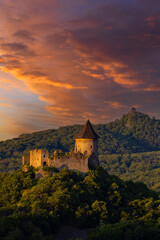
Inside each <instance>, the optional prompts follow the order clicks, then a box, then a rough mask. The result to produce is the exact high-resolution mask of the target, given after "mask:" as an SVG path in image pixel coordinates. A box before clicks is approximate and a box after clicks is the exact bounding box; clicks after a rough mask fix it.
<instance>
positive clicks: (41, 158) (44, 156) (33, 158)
mask: <svg viewBox="0 0 160 240" xmlns="http://www.w3.org/2000/svg"><path fill="white" fill-rule="evenodd" d="M30 165H31V166H33V167H35V168H38V167H40V166H45V165H49V158H48V151H47V150H46V151H45V150H42V149H38V150H37V149H35V150H32V151H30Z"/></svg>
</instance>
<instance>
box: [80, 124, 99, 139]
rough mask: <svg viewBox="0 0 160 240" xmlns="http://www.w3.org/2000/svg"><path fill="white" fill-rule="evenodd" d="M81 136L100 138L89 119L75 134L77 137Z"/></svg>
mask: <svg viewBox="0 0 160 240" xmlns="http://www.w3.org/2000/svg"><path fill="white" fill-rule="evenodd" d="M79 138H88V139H97V138H99V136H98V134H97V133H95V131H94V130H93V128H92V125H91V123H90V121H89V120H88V121H87V122H86V124H85V125H84V127H83V128H82V130H81V131H80V132H79V133H78V134H77V135H76V136H75V139H79Z"/></svg>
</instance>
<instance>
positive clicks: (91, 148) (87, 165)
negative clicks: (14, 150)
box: [22, 120, 99, 173]
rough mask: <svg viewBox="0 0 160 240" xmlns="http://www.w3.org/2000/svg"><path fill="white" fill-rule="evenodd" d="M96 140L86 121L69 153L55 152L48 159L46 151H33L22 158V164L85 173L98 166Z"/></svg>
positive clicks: (96, 136) (89, 124)
mask: <svg viewBox="0 0 160 240" xmlns="http://www.w3.org/2000/svg"><path fill="white" fill-rule="evenodd" d="M98 138H99V136H98V135H97V133H95V131H94V130H93V127H92V125H91V123H90V121H89V120H88V121H87V122H86V124H85V125H84V127H83V128H82V129H81V131H80V132H79V133H78V134H77V135H76V136H75V149H74V150H71V151H70V152H69V153H63V152H62V150H55V151H54V156H53V158H49V153H48V151H47V150H43V149H38V150H37V149H35V150H32V151H30V155H29V156H22V164H23V165H24V164H27V163H28V164H29V165H30V166H33V167H35V168H38V167H44V166H48V167H52V166H53V167H56V168H57V169H62V168H64V167H65V168H68V169H71V170H78V171H80V172H81V173H86V172H87V171H88V170H89V169H92V168H94V167H96V166H99V159H98Z"/></svg>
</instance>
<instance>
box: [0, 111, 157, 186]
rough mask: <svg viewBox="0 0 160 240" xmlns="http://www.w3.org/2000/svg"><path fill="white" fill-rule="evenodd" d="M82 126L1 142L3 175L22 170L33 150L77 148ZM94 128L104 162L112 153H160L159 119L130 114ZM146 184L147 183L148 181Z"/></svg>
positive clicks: (0, 164)
mask: <svg viewBox="0 0 160 240" xmlns="http://www.w3.org/2000/svg"><path fill="white" fill-rule="evenodd" d="M81 127H82V126H80V125H74V126H66V127H60V128H59V129H56V130H54V129H52V130H46V131H40V132H35V133H32V134H22V135H20V136H19V137H18V138H14V139H11V140H6V141H2V142H0V172H6V171H13V170H16V169H18V168H20V167H21V156H22V154H26V153H29V151H30V150H31V149H36V148H37V149H39V148H44V149H48V150H49V152H50V155H51V154H53V152H54V150H55V149H62V150H63V151H70V150H71V149H73V148H74V136H75V135H76V134H77V133H78V132H79V131H80V129H81ZM94 129H95V131H96V132H97V133H98V134H99V136H100V139H99V155H100V156H101V160H105V159H104V158H105V156H106V155H107V157H106V159H108V158H109V157H108V155H110V154H132V153H141V152H152V151H160V120H157V119H155V118H150V117H149V116H148V115H147V114H143V113H140V112H137V111H134V112H133V111H130V112H129V113H128V114H126V115H123V116H122V117H121V119H119V120H115V121H114V122H111V123H108V124H97V125H95V126H94ZM150 160H151V161H152V155H150ZM107 161H108V160H107ZM151 164H152V163H151ZM153 165H154V163H153ZM113 168H114V167H113ZM156 168H157V169H159V168H160V165H159V164H157V165H156ZM134 171H136V170H133V172H132V174H134ZM143 171H144V170H143ZM156 171H159V170H156ZM113 172H114V171H113ZM114 173H115V172H114ZM120 174H122V173H120ZM129 175H130V173H129ZM140 175H141V173H140V172H139V176H140ZM158 175H159V173H158ZM120 176H121V175H120ZM129 177H130V176H129ZM124 178H126V176H125V177H124ZM127 179H128V177H127ZM138 179H139V178H138ZM145 182H146V183H147V181H145ZM149 186H150V185H149ZM150 187H152V186H150Z"/></svg>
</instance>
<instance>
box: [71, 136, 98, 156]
mask: <svg viewBox="0 0 160 240" xmlns="http://www.w3.org/2000/svg"><path fill="white" fill-rule="evenodd" d="M86 151H87V154H88V155H91V154H92V153H93V152H94V153H95V154H96V155H98V140H97V139H76V142H75V152H76V153H77V152H81V153H83V154H84V153H85V152H86Z"/></svg>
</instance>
